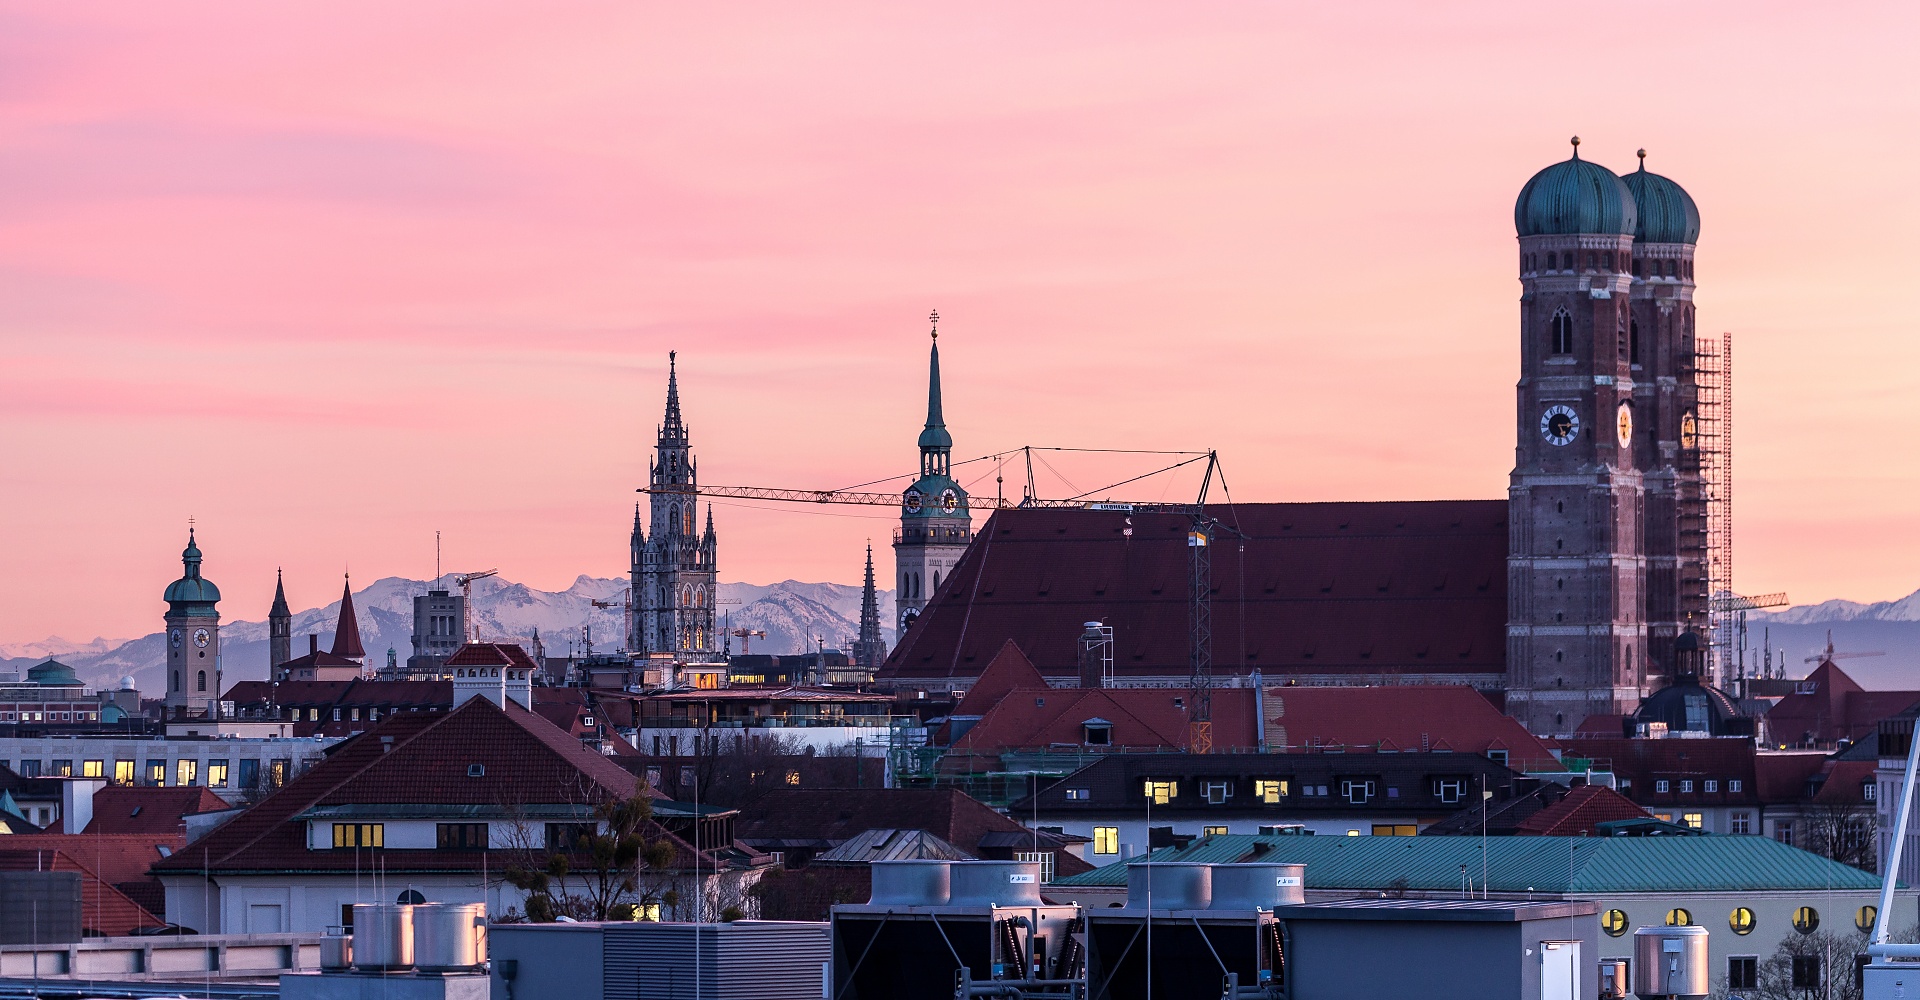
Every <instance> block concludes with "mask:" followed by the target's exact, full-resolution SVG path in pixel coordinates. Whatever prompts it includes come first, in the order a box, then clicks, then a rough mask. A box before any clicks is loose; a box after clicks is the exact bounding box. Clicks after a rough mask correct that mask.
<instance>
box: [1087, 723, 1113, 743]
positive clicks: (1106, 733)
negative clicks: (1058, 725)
mask: <svg viewBox="0 0 1920 1000" xmlns="http://www.w3.org/2000/svg"><path fill="white" fill-rule="evenodd" d="M1080 731H1081V734H1082V737H1083V738H1082V742H1084V743H1086V745H1088V746H1090V747H1110V746H1112V745H1113V723H1111V722H1108V721H1107V720H1105V719H1088V720H1087V721H1085V722H1082V723H1081V724H1080Z"/></svg>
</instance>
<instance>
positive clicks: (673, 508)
mask: <svg viewBox="0 0 1920 1000" xmlns="http://www.w3.org/2000/svg"><path fill="white" fill-rule="evenodd" d="M679 523H680V505H679V504H677V503H670V504H668V505H667V524H668V525H669V526H672V525H676V524H679Z"/></svg>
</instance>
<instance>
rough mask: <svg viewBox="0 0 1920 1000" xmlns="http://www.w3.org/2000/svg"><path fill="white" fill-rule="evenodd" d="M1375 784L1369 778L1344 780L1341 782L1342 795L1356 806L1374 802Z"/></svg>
mask: <svg viewBox="0 0 1920 1000" xmlns="http://www.w3.org/2000/svg"><path fill="white" fill-rule="evenodd" d="M1373 793H1374V784H1373V781H1372V779H1369V778H1343V779H1341V781H1340V795H1341V797H1343V798H1345V799H1346V800H1347V801H1348V802H1351V803H1353V804H1354V805H1356V806H1363V805H1366V804H1367V803H1369V802H1371V801H1373Z"/></svg>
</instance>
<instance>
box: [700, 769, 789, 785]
mask: <svg viewBox="0 0 1920 1000" xmlns="http://www.w3.org/2000/svg"><path fill="white" fill-rule="evenodd" d="M693 778H694V771H693V768H691V767H682V768H681V769H680V787H681V788H692V787H693ZM787 784H789V785H792V784H797V782H792V781H789V782H787Z"/></svg>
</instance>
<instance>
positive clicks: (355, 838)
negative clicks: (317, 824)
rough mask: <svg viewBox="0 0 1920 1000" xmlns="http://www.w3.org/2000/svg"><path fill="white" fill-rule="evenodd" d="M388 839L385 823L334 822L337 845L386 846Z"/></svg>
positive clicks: (334, 835)
mask: <svg viewBox="0 0 1920 1000" xmlns="http://www.w3.org/2000/svg"><path fill="white" fill-rule="evenodd" d="M386 841H387V827H386V824H384V823H335V824H333V846H335V847H384V846H386Z"/></svg>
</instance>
